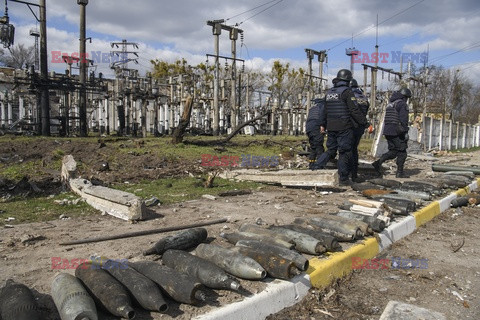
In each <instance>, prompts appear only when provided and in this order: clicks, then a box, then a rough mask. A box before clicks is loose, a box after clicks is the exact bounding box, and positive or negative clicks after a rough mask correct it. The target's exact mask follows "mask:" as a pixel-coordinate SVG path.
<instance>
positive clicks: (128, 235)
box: [60, 218, 228, 246]
mask: <svg viewBox="0 0 480 320" xmlns="http://www.w3.org/2000/svg"><path fill="white" fill-rule="evenodd" d="M225 222H228V219H225V218H224V219H217V220H211V221H205V222H199V223H194V224H188V225H184V226H173V227H166V228H160V229H152V230H144V231H136V232H129V233H124V234H117V235H113V236H105V237H97V238H87V239H82V240H75V241H69V242H62V243H60V245H61V246H70V245H75V244H83V243H93V242H102V241H108V240H116V239H125V238H133V237H139V236H146V235H150V234H157V233H164V232H170V231H178V230H185V229H190V228H197V227H203V226H210V225H213V224H219V223H225Z"/></svg>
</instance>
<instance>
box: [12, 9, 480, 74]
mask: <svg viewBox="0 0 480 320" xmlns="http://www.w3.org/2000/svg"><path fill="white" fill-rule="evenodd" d="M33 1H37V0H33ZM9 14H10V17H11V21H12V23H13V24H14V25H15V26H16V28H17V32H16V43H25V44H26V45H30V44H33V39H32V38H31V37H30V36H28V30H29V29H30V28H32V27H35V20H34V18H33V15H32V14H31V12H30V11H29V10H28V8H27V7H26V6H25V5H23V4H18V3H12V2H9ZM377 15H378V21H379V26H378V44H379V52H381V53H388V54H389V56H390V57H389V59H388V60H389V62H391V52H392V51H395V52H398V51H400V52H402V53H413V54H416V53H418V54H422V53H424V52H426V51H427V50H429V62H431V63H434V64H441V65H443V66H446V67H449V68H450V67H451V68H454V69H460V70H461V71H462V72H464V73H465V75H466V76H468V77H471V79H472V80H474V81H475V82H477V83H478V76H477V75H478V74H479V71H480V40H479V39H478V33H477V32H476V30H479V28H480V2H479V1H477V0H457V1H449V0H407V1H386V0H383V1H380V0H356V1H353V0H344V1H341V2H340V1H334V0H275V1H268V0H263V1H260V2H258V1H253V0H245V1H241V2H239V1H233V0H224V1H215V0H177V1H166V0H137V1H127V0H90V3H89V4H88V6H87V37H92V43H91V44H90V43H88V44H87V51H88V52H90V51H102V52H110V50H111V48H110V45H109V43H110V42H111V41H121V39H127V40H128V41H131V42H137V43H139V44H140V49H139V50H138V51H139V55H140V59H139V63H140V64H139V65H136V66H135V67H138V68H139V69H140V70H141V72H144V71H146V70H147V69H148V68H149V67H150V64H149V60H150V59H155V58H158V59H161V60H167V61H170V62H173V61H175V60H176V59H179V58H182V57H183V58H185V59H187V61H188V62H189V63H190V64H197V63H200V62H204V61H205V60H206V54H207V53H210V54H212V53H213V44H214V42H213V36H212V30H211V27H209V26H207V25H206V21H207V20H213V19H226V20H227V19H228V20H227V21H226V24H229V25H235V24H238V25H239V27H240V28H241V29H243V30H244V42H243V45H241V42H240V41H238V43H237V48H238V53H239V56H238V57H239V58H241V59H245V60H246V68H247V69H261V70H264V71H267V70H269V69H270V67H271V65H272V63H273V61H275V60H277V59H279V60H281V61H284V62H289V63H290V64H291V66H292V67H295V68H299V67H302V68H306V67H307V59H306V54H305V48H310V49H314V50H328V64H325V69H324V74H326V75H328V76H329V77H330V78H331V77H332V76H333V75H334V74H335V73H336V72H337V71H338V69H340V68H348V67H349V66H350V60H349V58H348V57H347V56H346V55H345V49H346V48H350V47H352V46H354V47H355V48H356V49H357V50H360V51H361V52H362V53H366V54H368V56H369V57H371V54H372V53H374V52H375V43H376V32H377V28H376V27H375V25H376V21H377ZM47 18H48V22H47V25H48V51H49V52H51V51H62V52H65V53H73V52H77V51H78V24H79V7H78V5H77V3H76V1H75V0H47ZM352 35H353V39H352ZM220 46H221V54H222V55H225V56H229V55H230V40H229V39H228V35H227V34H226V33H225V32H223V34H222V35H221V37H220ZM406 63H407V62H406V61H405V64H406ZM371 64H373V63H371ZM379 65H380V66H382V67H385V68H392V69H394V70H395V71H399V68H400V64H399V63H394V64H392V63H380V64H379ZM417 65H420V63H417ZM313 68H314V71H315V70H318V63H317V62H316V61H314V65H313ZM50 69H52V70H56V71H62V70H64V69H65V66H64V65H59V64H58V63H57V64H51V65H50ZM97 69H98V70H100V71H102V72H103V73H104V74H106V75H107V76H108V75H109V76H113V73H112V71H111V70H110V69H109V66H108V64H105V63H99V64H98V66H97ZM405 69H406V66H404V70H405ZM355 70H356V71H361V65H360V64H356V65H355ZM359 74H363V72H361V73H359Z"/></svg>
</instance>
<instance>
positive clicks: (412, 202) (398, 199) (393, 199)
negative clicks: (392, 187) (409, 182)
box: [369, 194, 421, 212]
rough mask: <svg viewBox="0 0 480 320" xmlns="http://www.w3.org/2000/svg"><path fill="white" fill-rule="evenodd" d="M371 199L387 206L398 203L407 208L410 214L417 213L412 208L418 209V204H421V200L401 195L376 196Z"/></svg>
mask: <svg viewBox="0 0 480 320" xmlns="http://www.w3.org/2000/svg"><path fill="white" fill-rule="evenodd" d="M369 198H371V199H373V200H378V201H382V202H385V203H386V204H387V205H390V203H392V204H393V203H397V204H398V205H401V206H405V208H406V209H407V210H408V211H409V212H412V211H415V209H414V210H411V208H412V207H414V208H416V207H417V203H421V201H419V199H411V198H409V197H405V196H403V195H399V194H384V195H374V196H370V197H369ZM387 201H388V202H387Z"/></svg>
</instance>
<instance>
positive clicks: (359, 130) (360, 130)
mask: <svg viewBox="0 0 480 320" xmlns="http://www.w3.org/2000/svg"><path fill="white" fill-rule="evenodd" d="M350 88H351V89H352V92H353V94H354V95H355V98H356V99H357V105H358V107H359V108H360V111H362V113H363V115H365V117H367V114H368V108H369V107H370V103H369V102H368V99H367V97H365V95H364V94H363V91H362V89H360V88H359V87H358V83H357V80H355V79H352V81H350ZM364 133H365V128H364V127H363V126H356V127H355V128H354V129H353V148H352V181H354V182H356V181H358V145H359V144H360V140H361V139H362V136H363V134H364Z"/></svg>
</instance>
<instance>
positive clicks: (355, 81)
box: [350, 79, 358, 88]
mask: <svg viewBox="0 0 480 320" xmlns="http://www.w3.org/2000/svg"><path fill="white" fill-rule="evenodd" d="M350 87H352V88H358V82H357V80H355V79H352V80H350Z"/></svg>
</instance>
